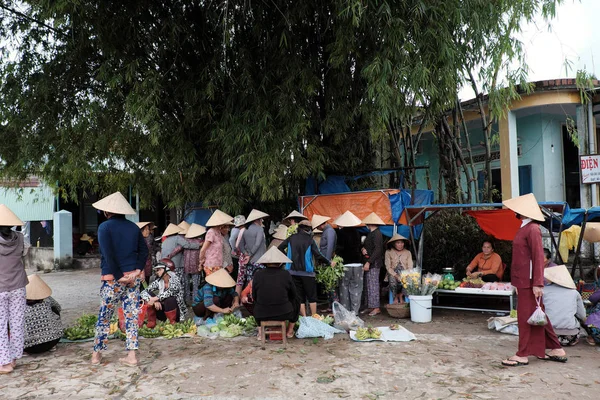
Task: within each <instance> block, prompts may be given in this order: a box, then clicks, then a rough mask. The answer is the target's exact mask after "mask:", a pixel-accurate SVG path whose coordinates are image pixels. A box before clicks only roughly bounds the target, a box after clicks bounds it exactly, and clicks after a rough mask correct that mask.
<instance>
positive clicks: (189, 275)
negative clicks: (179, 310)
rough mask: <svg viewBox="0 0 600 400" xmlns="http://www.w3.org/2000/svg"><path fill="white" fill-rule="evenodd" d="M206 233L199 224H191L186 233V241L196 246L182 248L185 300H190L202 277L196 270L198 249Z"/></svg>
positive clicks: (198, 258)
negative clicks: (196, 246)
mask: <svg viewBox="0 0 600 400" xmlns="http://www.w3.org/2000/svg"><path fill="white" fill-rule="evenodd" d="M205 234H206V228H205V227H203V226H202V225H200V224H195V223H194V224H192V225H191V226H190V227H189V228H188V231H187V233H186V234H185V239H186V240H187V241H188V243H195V244H196V245H198V248H197V249H196V248H191V247H190V248H188V249H184V250H183V273H184V278H185V280H184V282H183V285H184V288H185V290H184V294H183V295H184V299H185V301H188V300H189V301H190V302H191V301H192V300H193V299H194V294H195V293H196V290H197V289H198V286H199V285H200V280H201V277H202V274H201V272H200V271H199V270H198V263H199V260H200V249H201V248H202V245H203V244H204V235H205ZM190 281H191V283H192V289H191V291H190Z"/></svg>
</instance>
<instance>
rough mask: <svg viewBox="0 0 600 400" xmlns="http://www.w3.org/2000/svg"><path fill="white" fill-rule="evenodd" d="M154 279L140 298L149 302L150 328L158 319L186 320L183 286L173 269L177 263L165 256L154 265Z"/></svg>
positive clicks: (172, 321)
mask: <svg viewBox="0 0 600 400" xmlns="http://www.w3.org/2000/svg"><path fill="white" fill-rule="evenodd" d="M153 269H154V274H155V275H156V280H154V281H153V282H152V283H151V284H150V285H149V286H148V288H147V289H146V290H144V291H143V292H142V293H140V298H141V299H142V300H143V301H144V302H146V304H148V306H149V307H148V308H147V313H148V324H147V326H148V328H153V327H154V326H155V325H156V320H157V319H158V320H159V321H166V320H169V322H170V323H172V324H174V323H175V322H177V321H185V317H186V314H187V307H186V306H185V301H184V299H183V288H182V287H181V282H180V281H179V278H178V277H177V274H176V273H175V272H174V271H173V270H174V269H175V265H174V263H173V261H171V260H169V259H168V258H166V259H165V258H163V259H162V260H160V261H159V262H157V263H156V265H155V266H154V268H153Z"/></svg>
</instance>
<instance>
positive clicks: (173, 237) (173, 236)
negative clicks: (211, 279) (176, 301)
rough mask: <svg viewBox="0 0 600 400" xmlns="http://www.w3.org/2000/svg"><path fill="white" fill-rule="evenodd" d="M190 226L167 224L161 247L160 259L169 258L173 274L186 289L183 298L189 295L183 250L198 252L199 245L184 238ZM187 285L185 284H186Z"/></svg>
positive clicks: (182, 223) (183, 223)
mask: <svg viewBox="0 0 600 400" xmlns="http://www.w3.org/2000/svg"><path fill="white" fill-rule="evenodd" d="M189 227H190V225H189V224H188V223H187V222H185V221H182V222H181V223H180V224H179V225H175V224H169V226H168V227H167V229H165V232H164V233H163V237H164V236H167V238H166V239H165V241H164V242H163V245H162V257H163V258H169V259H170V260H171V261H173V263H174V264H175V273H176V274H177V278H179V282H180V283H181V285H182V287H184V288H188V289H186V292H185V293H184V297H185V298H187V297H188V295H189V286H190V285H189V281H188V280H187V279H186V276H185V273H184V270H183V269H184V265H183V252H184V250H198V249H199V248H200V245H199V244H198V243H196V242H191V241H189V240H187V239H186V238H185V233H187V231H188V229H189ZM186 283H187V284H186Z"/></svg>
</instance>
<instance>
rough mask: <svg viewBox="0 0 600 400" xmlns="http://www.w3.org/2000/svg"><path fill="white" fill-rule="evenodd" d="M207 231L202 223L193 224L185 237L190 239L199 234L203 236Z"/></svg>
mask: <svg viewBox="0 0 600 400" xmlns="http://www.w3.org/2000/svg"><path fill="white" fill-rule="evenodd" d="M205 233H206V228H205V227H203V226H202V225H198V224H192V225H190V227H189V229H188V231H187V233H186V234H185V237H186V238H188V239H192V238H195V237H198V236H202V235H204V234H205Z"/></svg>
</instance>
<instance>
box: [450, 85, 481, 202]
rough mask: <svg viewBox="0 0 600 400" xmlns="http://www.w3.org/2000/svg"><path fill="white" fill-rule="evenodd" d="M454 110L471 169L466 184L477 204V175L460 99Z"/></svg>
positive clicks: (457, 100)
mask: <svg viewBox="0 0 600 400" xmlns="http://www.w3.org/2000/svg"><path fill="white" fill-rule="evenodd" d="M456 108H457V109H458V113H459V115H460V120H461V122H462V127H463V130H464V131H465V141H466V142H467V154H468V155H469V165H470V167H471V181H470V182H467V183H468V184H469V185H471V184H472V185H473V193H474V195H475V202H476V203H478V202H479V201H480V199H479V187H478V185H477V174H476V173H475V163H474V162H473V151H472V148H471V139H470V138H469V130H468V129H467V122H466V121H465V115H464V114H463V109H462V105H461V104H460V99H459V98H458V97H457V98H456Z"/></svg>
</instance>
